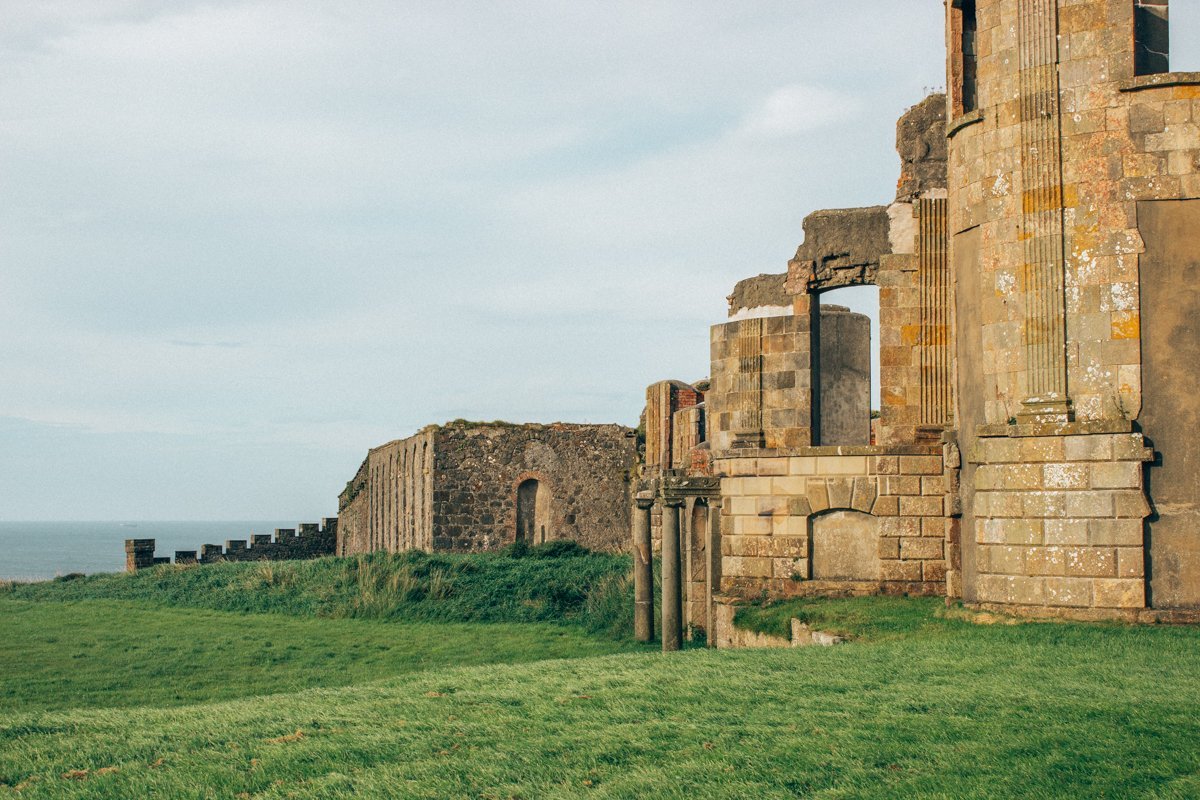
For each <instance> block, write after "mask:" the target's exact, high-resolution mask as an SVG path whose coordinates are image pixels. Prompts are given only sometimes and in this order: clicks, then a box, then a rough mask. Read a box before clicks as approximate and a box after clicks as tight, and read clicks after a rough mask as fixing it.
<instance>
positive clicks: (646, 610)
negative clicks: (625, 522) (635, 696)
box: [633, 497, 654, 642]
mask: <svg viewBox="0 0 1200 800" xmlns="http://www.w3.org/2000/svg"><path fill="white" fill-rule="evenodd" d="M653 506H654V500H653V498H643V497H639V498H637V506H636V507H635V508H634V509H633V636H634V638H635V639H637V640H638V641H639V642H653V641H654V550H653V547H652V546H651V543H650V509H651V508H652V507H653Z"/></svg>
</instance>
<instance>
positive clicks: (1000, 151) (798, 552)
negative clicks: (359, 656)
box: [127, 0, 1200, 649]
mask: <svg viewBox="0 0 1200 800" xmlns="http://www.w3.org/2000/svg"><path fill="white" fill-rule="evenodd" d="M1167 11H1168V4H1167V1H1166V0H1156V1H1155V2H1132V0H950V2H948V3H946V45H947V77H948V86H949V92H948V94H946V95H940V94H938V95H933V96H931V97H928V98H926V99H925V100H924V101H922V102H921V103H920V104H918V105H917V106H915V107H913V108H912V109H910V110H909V111H908V112H907V113H905V114H904V116H903V117H902V118H901V119H900V121H899V123H898V124H897V150H898V153H899V156H900V162H901V164H900V176H899V180H898V182H897V187H896V192H895V195H894V198H893V199H892V200H891V201H889V202H887V203H886V204H881V205H877V206H872V207H868V208H859V209H840V210H829V211H817V212H814V213H812V214H810V215H809V216H808V217H807V218H806V219H805V220H804V223H803V240H802V242H801V244H800V245H799V247H798V248H797V251H796V253H795V256H794V257H793V258H791V259H790V260H789V261H788V262H787V264H786V272H783V273H777V274H767V275H760V276H758V277H757V278H751V279H748V280H746V281H742V282H741V283H739V284H738V285H737V286H736V287H735V289H734V292H733V294H732V295H731V296H730V298H729V299H730V313H729V317H728V319H727V320H726V321H725V322H723V323H721V324H718V325H716V326H714V327H713V328H712V330H711V333H710V343H711V373H710V376H709V378H708V379H706V380H704V381H700V382H697V383H691V384H689V383H685V382H681V381H662V382H660V383H656V384H654V385H653V386H651V387H649V389H648V390H647V395H646V410H645V414H644V435H645V442H644V444H645V447H644V452H643V453H642V454H641V457H640V459H639V458H638V441H637V438H636V434H635V432H634V431H632V430H631V429H628V428H623V427H621V426H617V425H597V426H576V425H548V426H545V425H507V424H499V423H497V424H474V423H464V422H458V423H451V424H449V425H445V426H433V427H430V428H426V429H424V430H422V431H421V432H419V433H418V434H416V435H415V436H412V437H409V438H408V439H403V440H399V441H396V442H390V443H388V444H385V445H382V446H380V447H377V448H374V449H372V450H371V451H370V452H369V453H368V455H367V458H366V460H365V461H364V462H363V464H362V466H361V468H360V469H359V471H358V473H357V474H356V475H355V476H354V478H353V479H352V480H351V481H350V482H349V484H347V487H346V489H345V491H344V492H343V493H342V494H341V497H340V499H339V516H338V520H337V526H336V527H337V533H336V535H335V542H334V544H333V550H334V552H336V553H338V554H342V555H347V554H353V553H362V552H369V551H374V550H388V551H401V550H406V549H414V548H419V549H423V550H457V551H479V550H488V549H493V548H496V547H500V546H503V545H505V544H508V543H512V542H516V541H523V542H527V543H531V544H533V543H538V542H542V541H547V540H551V539H558V538H566V539H572V540H575V541H579V542H581V543H583V544H585V545H586V546H588V547H593V548H599V549H621V548H624V547H627V546H628V535H629V531H630V530H632V534H633V543H632V544H633V551H634V564H635V570H634V572H635V594H636V609H637V613H636V616H635V623H636V625H635V626H636V633H637V635H638V637H639V638H640V639H643V640H649V639H651V638H653V637H654V636H655V632H654V631H653V630H652V620H653V618H654V616H653V611H654V605H655V603H656V602H659V603H661V606H662V621H663V628H662V638H663V645H664V647H665V648H667V649H673V648H676V647H678V646H679V645H680V642H681V640H682V638H683V637H684V636H686V635H691V634H694V633H698V632H701V631H703V632H704V633H705V634H706V635H707V638H708V641H709V642H710V643H724V644H732V643H734V641H735V637H734V636H733V634H732V632H731V630H730V627H731V625H730V622H729V621H730V620H731V619H732V612H733V610H734V608H735V607H736V606H737V605H738V604H739V603H744V602H747V601H749V600H753V599H759V598H763V597H767V598H775V599H785V598H791V597H803V596H812V595H823V596H845V595H861V594H907V595H927V596H943V597H945V598H947V600H948V601H951V602H953V601H962V602H964V603H965V604H967V605H969V606H970V607H973V608H981V609H992V610H999V611H1003V612H1010V613H1016V614H1026V615H1032V616H1059V617H1071V618H1079V619H1118V620H1129V621H1151V620H1155V621H1186V620H1200V481H1198V480H1197V478H1196V476H1197V474H1200V450H1198V449H1197V448H1196V446H1195V445H1194V440H1195V432H1196V430H1197V429H1198V428H1200V403H1198V402H1197V398H1200V366H1198V365H1200V325H1197V324H1196V323H1195V320H1196V319H1200V279H1198V278H1197V276H1200V235H1198V234H1197V231H1200V73H1181V72H1170V71H1169V66H1170V65H1169V54H1168V50H1169V46H1168V45H1169V37H1168V36H1167V30H1168V26H1169V15H1168V13H1167ZM781 266H782V265H781ZM847 286H873V287H877V288H878V293H879V323H880V341H879V342H877V343H876V342H872V341H871V339H870V332H869V321H868V320H867V319H866V318H865V317H863V316H862V315H860V314H855V313H852V312H850V311H848V310H847V309H845V308H843V307H838V306H836V305H831V304H829V303H823V302H822V296H823V295H824V294H825V293H827V292H829V291H831V290H833V289H836V288H841V287H847ZM876 347H877V348H878V354H879V363H880V374H879V384H880V385H879V387H878V388H879V395H880V400H881V402H880V408H879V409H878V414H877V416H876V415H874V414H872V409H871V407H870V405H871V401H870V398H871V385H870V383H871V378H870V375H869V373H870V369H869V364H870V359H871V355H872V350H873V349H874V348H876ZM631 481H632V483H631ZM285 538H286V537H285ZM139 541H140V540H132V541H131V543H130V544H129V545H127V547H129V548H131V549H130V559H131V565H135V566H140V565H144V564H145V563H153V561H154V560H155V559H154V556H153V545H150V547H149V550H147V548H146V546H145V542H141V543H140V544H139ZM228 544H229V543H227V545H228ZM264 544H265V543H264ZM276 545H278V542H277V543H276ZM258 547H259V545H258V543H255V544H254V545H253V546H252V547H250V548H247V552H252V551H254V550H256V549H258ZM259 553H260V554H264V553H265V550H260V551H259ZM655 553H660V554H661V556H662V559H663V582H662V595H661V598H660V599H658V600H657V601H656V599H655V597H654V596H653V593H652V591H651V587H652V580H651V578H652V569H651V567H652V559H653V555H654V554H655ZM241 554H242V551H241V550H239V548H233V553H232V556H231V549H230V548H229V547H228V546H227V547H226V548H225V549H224V552H223V553H221V557H222V558H224V559H225V560H230V559H231V557H232V558H239V557H241ZM211 555H212V557H213V558H216V553H215V552H212V553H211ZM147 558H149V559H150V562H146V559H147ZM200 560H204V554H203V553H202V554H201V557H200Z"/></svg>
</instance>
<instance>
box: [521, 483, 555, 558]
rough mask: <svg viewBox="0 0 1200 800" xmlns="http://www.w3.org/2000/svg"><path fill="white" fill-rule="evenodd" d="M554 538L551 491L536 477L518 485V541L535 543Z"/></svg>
mask: <svg viewBox="0 0 1200 800" xmlns="http://www.w3.org/2000/svg"><path fill="white" fill-rule="evenodd" d="M553 538H554V531H553V530H552V528H551V524H550V492H549V491H548V490H547V489H546V487H545V486H544V485H543V484H542V483H541V482H540V481H538V480H537V479H536V478H529V479H528V480H525V481H522V482H521V485H520V486H518V487H517V537H516V540H517V541H518V542H524V543H525V544H529V545H535V544H542V543H543V542H548V541H550V540H552V539H553Z"/></svg>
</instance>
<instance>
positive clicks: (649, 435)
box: [643, 381, 704, 470]
mask: <svg viewBox="0 0 1200 800" xmlns="http://www.w3.org/2000/svg"><path fill="white" fill-rule="evenodd" d="M703 400H704V395H703V394H702V393H701V392H700V391H698V390H697V389H696V387H695V386H692V385H691V384H688V383H684V382H683V381H659V382H658V383H655V384H652V385H650V386H649V387H647V388H646V410H645V413H644V419H645V426H646V452H645V456H644V457H643V461H644V463H645V464H646V465H647V466H648V467H651V468H653V469H658V470H665V469H675V468H678V467H679V466H682V461H685V460H686V459H685V458H683V459H681V456H682V454H681V453H679V451H678V450H677V447H678V446H679V445H680V439H679V436H686V435H687V434H686V432H684V431H680V432H679V433H678V434H677V433H676V428H675V421H676V412H678V411H681V410H683V409H688V408H692V407H694V406H696V405H697V404H699V403H701V402H703ZM681 419H682V421H683V422H684V424H685V425H688V424H690V422H689V421H688V420H689V419H690V418H681Z"/></svg>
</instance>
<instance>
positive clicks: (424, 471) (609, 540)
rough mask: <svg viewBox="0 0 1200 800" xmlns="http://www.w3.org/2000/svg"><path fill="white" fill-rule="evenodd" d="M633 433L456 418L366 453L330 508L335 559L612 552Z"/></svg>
mask: <svg viewBox="0 0 1200 800" xmlns="http://www.w3.org/2000/svg"><path fill="white" fill-rule="evenodd" d="M636 451H637V432H636V431H634V430H633V429H632V428H626V427H624V426H621V425H570V424H566V423H555V424H552V425H514V424H510V423H505V422H493V423H478V422H465V421H462V420H459V421H457V422H452V423H449V424H447V425H432V426H429V427H427V428H425V429H423V430H421V431H420V432H419V433H417V434H416V435H414V436H410V437H409V438H407V439H400V440H397V441H394V442H388V443H387V444H384V445H380V446H379V447H376V448H373V449H372V450H371V451H370V452H369V453H368V454H367V458H366V459H365V460H364V461H363V463H362V466H361V467H359V470H358V473H357V474H356V475H355V476H354V478H353V479H351V481H350V482H349V483H348V484H347V485H346V489H345V490H344V491H343V492H342V494H341V496H340V497H339V500H338V541H337V554H338V555H354V554H356V553H367V552H373V551H376V550H385V551H389V552H401V551H404V550H414V549H417V550H425V551H427V552H479V551H485V550H495V549H497V548H500V547H503V546H505V545H509V544H513V543H514V542H518V541H520V542H524V543H525V544H528V545H536V544H542V543H544V542H547V541H553V540H557V539H569V540H571V541H575V542H579V543H580V544H581V545H583V546H585V547H588V548H590V549H594V550H608V551H613V550H623V549H625V548H626V547H627V543H628V537H629V499H628V498H629V474H630V471H631V470H632V468H633V465H634V461H635V458H636Z"/></svg>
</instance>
